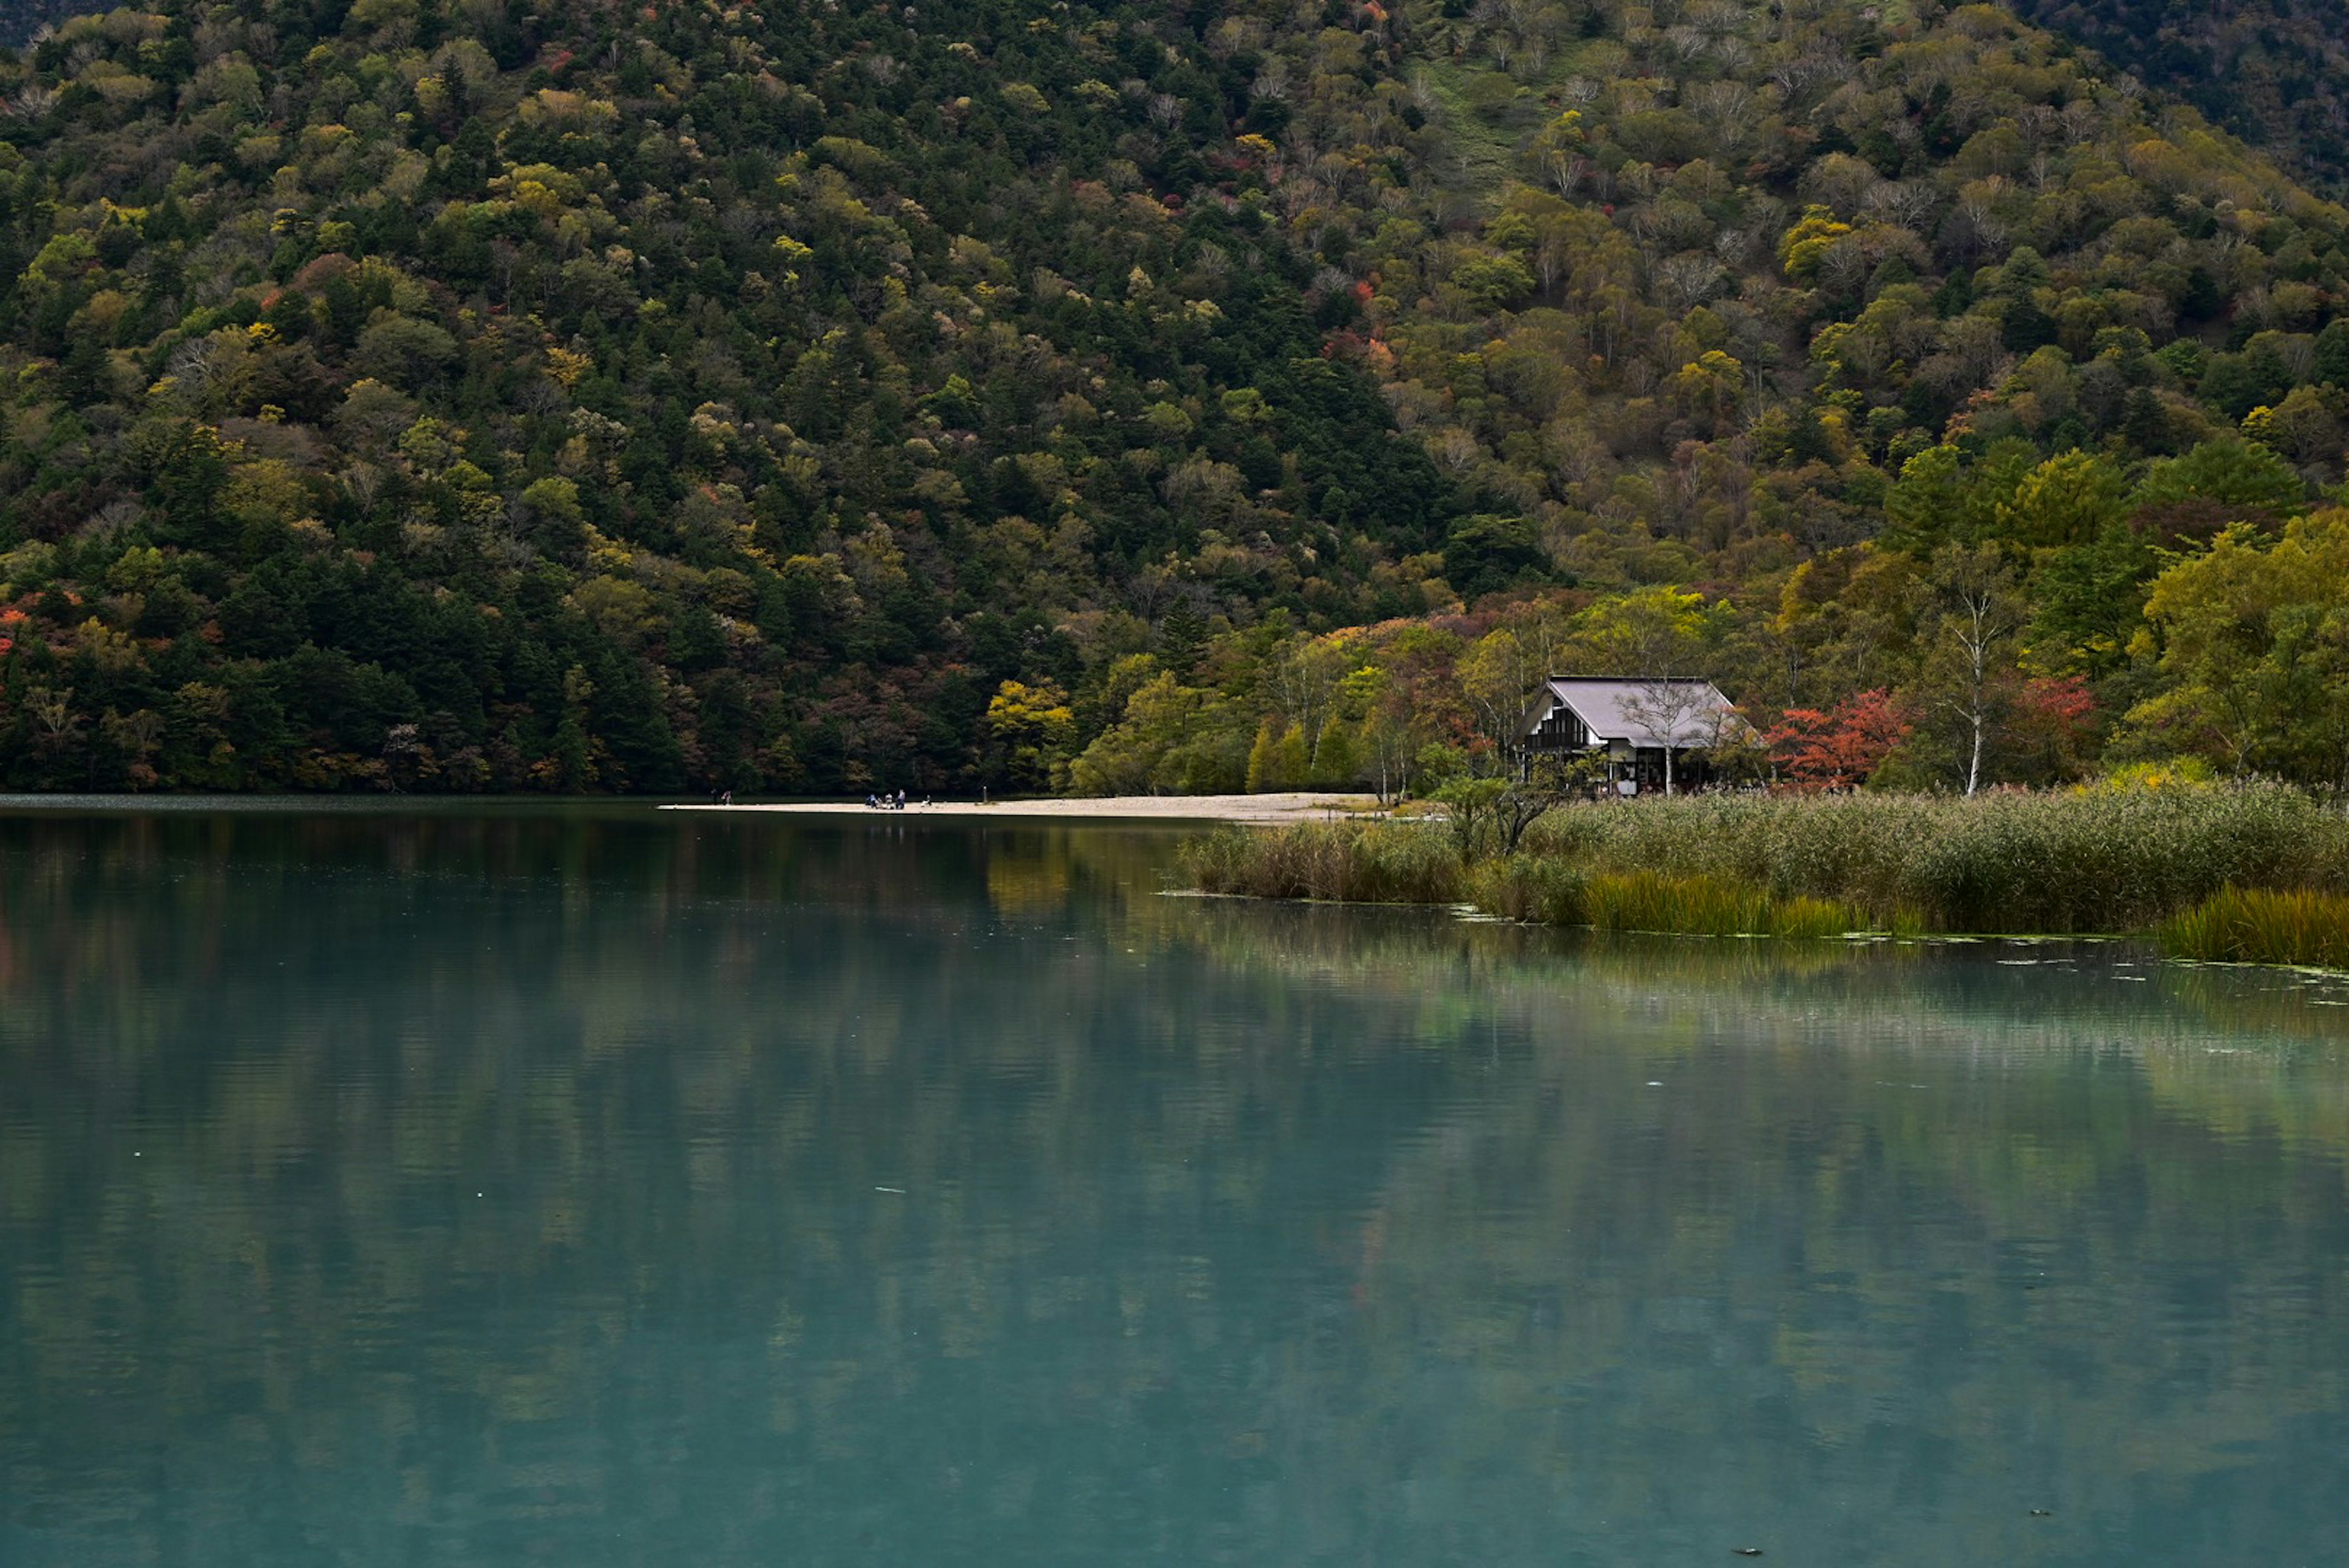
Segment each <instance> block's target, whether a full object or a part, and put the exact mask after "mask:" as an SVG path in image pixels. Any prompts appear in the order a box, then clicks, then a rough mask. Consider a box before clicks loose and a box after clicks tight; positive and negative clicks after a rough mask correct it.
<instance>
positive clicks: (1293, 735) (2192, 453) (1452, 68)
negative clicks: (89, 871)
mask: <svg viewBox="0 0 2349 1568" xmlns="http://www.w3.org/2000/svg"><path fill="white" fill-rule="evenodd" d="M2344 235H2349V213H2344V211H2343V210H2342V209H2341V208H2339V207H2337V206H2335V205H2333V204H2330V203H2328V202H2324V201H2323V200H2320V199H2319V198H2317V197H2316V196H2314V195H2313V194H2311V193H2310V192H2308V191H2306V190H2304V189H2302V188H2301V187H2299V186H2296V185H2294V184H2293V183H2292V182H2291V181H2290V180H2288V179H2287V178H2285V177H2284V176H2283V175H2282V173H2280V172H2279V171H2277V170H2276V168H2275V167H2274V166H2273V165H2272V164H2271V163H2270V162H2268V161H2265V160H2263V159H2262V158H2261V157H2260V156H2258V155H2256V154H2254V153H2253V152H2252V151H2250V150H2248V149H2246V148H2245V147H2244V146H2243V145H2242V144H2241V143H2240V142H2238V141H2236V140H2233V139H2232V138H2230V136H2228V135H2226V134H2224V133H2222V132H2220V131H2217V130H2212V129H2211V128H2210V127H2209V125H2207V124H2206V123H2205V122H2204V120H2203V119H2201V118H2200V116H2199V114H2198V113H2197V112H2196V111H2195V110H2194V109H2191V108H2190V107H2186V106H2182V105H2178V104H2175V103H2171V102H2168V101H2165V100H2162V99H2157V98H2154V97H2150V96H2148V95H2147V93H2146V92H2145V91H2144V90H2143V89H2142V88H2138V87H2137V85H2136V83H2135V82H2134V81H2133V80H2130V79H2127V78H2109V77H2106V76H2105V75H2103V74H2102V67H2099V66H2095V65H2094V64H2093V63H2092V62H2089V61H2087V60H2086V59H2085V58H2084V57H2081V56H2079V55H2078V54H2076V53H2075V51H2074V50H2073V49H2072V48H2071V47H2070V46H2069V45H2067V44H2064V43H2062V42H2060V41H2058V40H2056V39H2054V38H2053V37H2051V36H2048V35H2046V34H2044V33H2041V32H2038V31H2034V30H2033V29H2032V28H2030V27H2028V26H2023V25H2022V24H2021V23H2019V22H2017V21H2016V20H2015V19H2014V18H2013V16H2011V15H2009V14H2007V13H2004V12H2001V11H1997V10H1994V9H1992V8H1990V7H1987V6H1968V7H1962V8H1958V9H1954V10H1944V9H1942V8H1940V7H1935V6H1925V7H1911V6H1907V5H1898V4H1895V5H1857V4H1850V3H1847V0H1794V3H1789V4H1782V5H1775V6H1771V7H1761V6H1753V5H1734V4H1727V3H1723V0H1700V3H1697V4H1676V3H1669V0H1668V3H1667V4H1664V5H1653V6H1647V5H1628V4H1619V3H1617V0H1567V3H1561V4H1537V3H1532V0H1525V3H1510V0H1480V3H1478V4H1476V5H1474V6H1473V7H1471V6H1463V5H1458V4H1454V3H1449V0H1447V3H1445V4H1441V5H1438V4H1428V5H1408V4H1406V5H1399V6H1397V7H1395V8H1393V9H1388V8H1386V7H1384V6H1382V5H1378V4H1348V3H1345V0H1329V3H1327V4H1321V5H1273V4H1257V5H1250V4H1244V3H1242V4H1231V5H1195V6H1191V7H1187V8H1184V9H1180V10H1174V11H1164V10H1156V9H1150V8H1144V7H1140V6H1126V5H1094V6H1082V7H1079V6H1071V5H1053V6H1050V7H1048V8H1047V7H1037V6H1019V5H1009V4H1004V3H1001V0H955V3H947V4H938V5H926V6H920V7H918V8H917V7H912V6H907V7H902V8H901V7H895V6H862V7H859V6H844V5H839V4H837V3H836V0H807V3H806V4H792V5H785V4H775V5H769V6H767V7H765V8H763V9H762V8H759V7H754V6H751V5H738V6H731V7H721V6H719V5H716V4H714V3H711V4H697V5H688V4H661V5H643V6H622V5H617V4H602V5H595V4H587V5H576V4H574V5H561V6H557V5H552V4H549V3H547V0H237V3H235V4H228V5H191V4H179V3H174V4H171V5H165V6H163V7H162V8H161V9H160V10H158V11H155V12H143V11H137V12H135V11H116V12H112V13H109V14H107V15H105V16H85V17H80V18H77V19H73V20H69V21H67V22H66V23H64V24H62V25H61V26H57V27H55V28H54V29H53V30H51V31H49V32H48V33H47V34H46V35H45V36H42V37H41V39H40V41H39V42H38V43H37V44H35V45H33V46H32V47H29V48H27V49H26V51H24V52H23V53H22V54H21V55H18V56H16V57H0V251H5V255H0V368H5V369H6V370H7V371H8V372H9V374H8V376H7V378H6V380H5V389H0V412H5V427H0V784H6V785H8V786H11V787H34V788H89V787H99V788H120V787H134V788H144V787H165V788H180V789H247V788H303V789H335V788H366V789H377V788H396V789H408V790H459V791H462V790H484V789H495V790H508V789H547V790H582V789H599V790H631V791H676V790H681V789H714V788H735V789H761V788H763V789H775V790H808V791H836V790H843V789H846V790H862V789H865V788H869V787H873V786H874V785H889V784H903V785H906V786H909V787H912V788H915V789H916V790H931V791H952V790H958V789H970V790H975V789H976V788H977V787H978V786H979V785H980V784H993V785H995V786H997V787H1028V788H1049V787H1075V788H1080V789H1087V790H1107V789H1127V788H1143V789H1187V788H1202V787H1237V786H1238V785H1240V784H1249V785H1253V786H1265V785H1270V784H1288V783H1298V784H1304V783H1310V784H1346V783H1353V782H1361V781H1374V780H1375V781H1383V782H1388V783H1393V782H1399V781H1400V780H1401V779H1402V778H1404V777H1406V776H1410V775H1411V774H1414V773H1416V772H1420V771H1423V770H1426V769H1431V768H1433V769H1438V770H1446V769H1454V768H1458V767H1463V766H1465V767H1475V766H1477V765H1479V763H1480V762H1481V761H1482V760H1483V759H1485V758H1489V757H1490V756H1491V755H1492V753H1493V747H1494V743H1495V741H1496V740H1497V738H1498V737H1499V736H1500V734H1501V733H1502V732H1504V731H1505V730H1506V725H1507V722H1508V721H1509V720H1510V719H1511V718H1512V717H1513V716H1514V714H1515V712H1516V706H1517V704H1518V702H1519V701H1521V700H1522V697H1523V695H1524V692H1525V691H1526V690H1527V689H1528V688H1529V686H1530V684H1531V681H1532V679H1533V678H1534V676H1535V675H1536V674H1537V673H1539V672H1540V671H1541V670H1544V669H1549V670H1609V669H1613V670H1621V669H1626V668H1649V669H1654V668H1661V667H1670V668H1671V669H1673V670H1681V671H1682V672H1687V671H1695V670H1702V672H1705V673H1709V674H1712V675H1713V676H1714V677H1715V678H1716V679H1718V680H1721V682H1722V683H1723V686H1724V687H1725V688H1726V689H1727V690H1729V691H1730V692H1731V693H1732V695H1733V696H1734V697H1736V698H1737V699H1738V700H1739V701H1741V702H1742V703H1744V705H1745V707H1746V709H1747V711H1748V712H1749V714H1750V715H1751V716H1753V718H1754V721H1755V722H1756V725H1757V727H1758V728H1759V729H1761V730H1762V731H1763V732H1765V733H1767V734H1769V735H1771V736H1772V737H1774V743H1775V745H1776V746H1777V747H1778V750H1779V753H1780V754H1779V763H1780V766H1781V767H1782V769H1783V771H1784V772H1785V774H1787V775H1788V776H1793V777H1797V778H1810V779H1815V780H1819V781H1822V782H1853V781H1854V780H1856V779H1857V778H1861V777H1875V778H1878V779H1879V780H1881V781H1883V782H1907V783H1915V784H1955V785H1963V784H1968V783H1970V782H2033V781H2043V780H2054V779H2059V778H2064V777H2070V776H2076V775H2078V774H2083V773H2085V772H2087V771H2090V770H2092V769H2094V768H2096V767H2098V766H2103V765H2107V764H2110V763H2115V762H2122V761H2131V760H2137V761H2158V762H2162V763H2169V762H2171V761H2174V760H2178V759H2186V760H2188V761H2189V764H2190V765H2196V766H2203V767H2208V768H2210V769H2213V770H2216V771H2220V772H2230V773H2242V772H2263V773H2281V774H2286V775H2288V776H2292V777H2294V778H2298V779H2301V780H2302V781H2303V782H2308V783H2311V784H2319V785H2326V786H2335V785H2338V784H2341V783H2343V782H2344V780H2349V680H2344V678H2343V677H2344V674H2349V569H2344V568H2349V514H2344V513H2342V512H2340V511H2337V510H2332V509H2330V504H2331V502H2332V501H2333V499H2335V498H2336V490H2337V487H2338V485H2339V484H2340V482H2341V480H2342V471H2341V464H2342V457H2343V420H2344V415H2349V318H2344V317H2349V250H2344ZM1977 740H1982V742H1983V744H1981V745H1977V744H1976V743H1975V742H1976V741H1977ZM1822 759H1825V760H1822Z"/></svg>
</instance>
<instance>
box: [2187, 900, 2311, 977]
mask: <svg viewBox="0 0 2349 1568" xmlns="http://www.w3.org/2000/svg"><path fill="white" fill-rule="evenodd" d="M2159 935H2160V939H2161V950H2162V951H2164V952H2166V953H2168V955H2169V956H2170V957H2172V958H2190V959H2202V960H2206V961H2213V962H2222V963H2283V964H2302V965H2308V966H2312V967H2317V968H2323V969H2349V898H2344V897H2342V896H2341V895H2340V894H2337V893H2323V892H2316V891H2313V890H2312V889H2309V888H2293V889H2289V890H2281V891H2280V890H2276V889H2272V888H2222V889H2221V890H2220V891H2219V892H2217V893H2214V894H2212V895H2211V896H2210V897H2209V898H2205V899H2203V900H2202V901H2201V902H2200V903H2199V904H2197V905H2195V906H2194V907H2193V908H2192V909H2187V910H2184V911H2182V912H2180V913H2179V914H2177V915H2174V916H2172V917H2171V918H2170V919H2167V920H2164V921H2163V922H2162V923H2161V927H2160V931H2159Z"/></svg>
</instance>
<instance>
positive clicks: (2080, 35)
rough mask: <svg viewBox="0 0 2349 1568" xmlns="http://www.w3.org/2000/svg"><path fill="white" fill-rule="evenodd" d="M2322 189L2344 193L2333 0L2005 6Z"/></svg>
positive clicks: (2348, 42) (2348, 158)
mask: <svg viewBox="0 0 2349 1568" xmlns="http://www.w3.org/2000/svg"><path fill="white" fill-rule="evenodd" d="M2015 9H2016V10H2017V11H2018V12H2020V13H2021V14H2022V15H2023V16H2024V17H2026V18H2027V19H2029V20H2031V21H2033V22H2036V23H2038V24H2039V25H2040V26H2044V27H2050V28H2054V30H2056V31H2057V32H2060V33H2063V34H2065V35H2067V36H2070V37H2072V38H2074V39H2076V40H2077V41H2079V42H2081V43H2084V44H2087V45H2089V46H2091V47H2094V48H2095V49H2096V50H2098V51H2099V52H2100V53H2102V54H2103V55H2104V57H2105V58H2106V60H2108V61H2110V62H2111V63H2112V64H2113V65H2114V66H2115V67H2119V68H2121V69H2124V70H2129V71H2133V72H2135V73H2136V74H2137V77H2138V78H2140V79H2141V80H2143V81H2144V82H2145V83H2146V84H2147V86H2148V87H2151V88H2156V89H2158V90H2160V91H2164V92H2168V93H2172V94H2175V95H2176V96H2178V97H2179V98H2182V99H2185V100H2186V101H2187V102H2189V103H2190V104H2193V105H2194V106H2195V107H2196V108H2198V109H2200V110H2201V111H2202V112H2203V113H2205V114H2207V115H2209V117H2210V118H2211V119H2215V120H2217V121H2218V122H2219V123H2220V124H2221V125H2224V126H2225V127H2227V129H2229V130H2232V131H2234V132H2236V133H2237V134H2238V135H2240V136H2242V137H2243V138H2245V139H2246V140H2250V141H2251V142H2253V143H2255V144H2256V145H2258V146H2260V147H2262V148H2264V149H2266V150H2268V151H2271V153H2273V154H2274V156H2275V157H2276V159H2277V160H2278V161H2280V162H2282V164H2283V166H2284V167H2285V168H2286V169H2289V170H2291V171H2293V172H2295V173H2299V174H2301V175H2302V176H2303V177H2305V178H2308V179H2310V180H2313V181H2315V182H2318V183H2319V184H2320V185H2321V186H2322V187H2323V188H2324V189H2327V190H2330V191H2334V192H2338V191H2341V190H2344V189H2349V11H2344V9H2343V8H2342V6H2341V5H2340V4H2339V0H2015Z"/></svg>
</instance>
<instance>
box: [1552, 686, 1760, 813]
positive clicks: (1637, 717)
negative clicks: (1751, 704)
mask: <svg viewBox="0 0 2349 1568" xmlns="http://www.w3.org/2000/svg"><path fill="white" fill-rule="evenodd" d="M1743 724H1744V721H1743V720H1742V719H1740V718H1738V716H1737V710H1736V708H1735V707H1734V706H1733V705H1732V703H1731V702H1730V701H1729V699H1728V698H1726V697H1724V696H1723V695H1722V694H1721V690H1720V688H1719V687H1716V686H1715V685H1713V682H1712V681H1710V680H1699V679H1697V678H1695V677H1693V676H1680V675H1672V676H1654V677H1645V678H1640V677H1616V676H1583V675H1553V676H1551V677H1550V678H1549V679H1547V680H1544V681H1543V682H1542V685H1541V690H1540V691H1538V692H1537V693H1536V694H1535V696H1534V700H1533V702H1532V704H1531V705H1530V706H1529V707H1528V708H1527V709H1526V717H1525V722H1523V723H1522V724H1521V725H1520V726H1519V727H1518V731H1517V754H1518V759H1519V763H1520V765H1521V766H1522V765H1526V764H1529V763H1532V762H1533V761H1534V760H1535V759H1537V758H1544V757H1575V756H1597V757H1599V758H1601V759H1603V762H1604V764H1605V769H1606V772H1605V778H1606V782H1607V784H1608V785H1609V787H1610V788H1612V789H1613V790H1614V791H1615V792H1616V793H1617V794H1626V795H1630V794H1642V793H1644V792H1646V791H1649V790H1658V791H1661V789H1663V787H1664V751H1665V747H1666V746H1668V745H1669V746H1670V747H1671V752H1672V767H1671V773H1672V783H1673V787H1674V788H1675V789H1695V788H1702V786H1703V785H1705V784H1709V783H1711V782H1712V779H1713V771H1712V769H1711V768H1710V767H1709V766H1708V765H1707V763H1706V762H1705V759H1704V758H1702V756H1691V755H1690V754H1689V753H1692V752H1698V751H1702V749H1704V748H1707V747H1710V746H1713V745H1716V744H1718V743H1719V742H1720V741H1721V739H1722V737H1723V734H1724V732H1727V731H1728V730H1730V729H1732V728H1735V727H1741V726H1742V725H1743Z"/></svg>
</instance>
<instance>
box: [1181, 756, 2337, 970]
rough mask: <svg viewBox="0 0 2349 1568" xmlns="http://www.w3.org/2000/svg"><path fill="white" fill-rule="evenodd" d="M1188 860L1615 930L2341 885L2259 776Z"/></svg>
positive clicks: (1230, 888)
mask: <svg viewBox="0 0 2349 1568" xmlns="http://www.w3.org/2000/svg"><path fill="white" fill-rule="evenodd" d="M1190 870H1191V875H1192V877H1193V879H1194V880H1195V883H1196V884H1197V885H1198V886H1199V887H1201V888H1205V889H1206V890H1208V891H1213V892H1230V893H1247V894H1253V895H1256V896H1258V897H1266V898H1333V899H1354V900H1371V901H1380V902H1416V903H1445V904H1449V903H1459V902H1462V901H1474V902H1475V904H1477V905H1478V906H1479V907H1480V908H1483V909H1487V910H1489V911H1491V912H1492V913H1495V914H1498V915H1503V916H1506V917H1508V918H1511V919H1528V920H1540V921H1545V922H1548V923H1552V924H1559V925H1588V926H1599V927H1602V928H1606V929H1622V930H1657V931H1681V932H1688V933H1703V934H1713V935H1746V934H1770V935H1840V934H1842V933H1844V932H1846V931H1851V930H1859V929H1876V930H1895V931H1902V932H1913V931H1926V930H1934V931H1949V932H1959V931H1968V932H2006V933H2013V934H2021V933H2033V934H2064V933H2073V934H2077V933H2103V934H2120V933H2125V932H2130V931H2144V930H2147V929H2151V928H2154V927H2155V926H2157V925H2158V924H2159V923H2160V922H2162V921H2165V920H2169V919H2173V918H2178V919H2184V918H2185V916H2184V915H2182V914H2181V912H2182V911H2196V910H2198V909H2199V907H2200V906H2202V905H2203V904H2204V903H2205V902H2206V901H2207V900H2212V899H2214V898H2218V897H2219V896H2220V895H2221V894H2222V893H2224V892H2226V891H2227V890H2229V889H2249V890H2259V891H2265V892H2270V893H2274V894H2291V895H2306V896H2307V897H2308V898H2323V897H2336V896H2339V895H2344V894H2349V822H2344V818H2343V816H2342V815H2341V814H2340V813H2338V812H2337V811H2334V810H2333V809H2330V808H2328V807H2326V806H2324V805H2321V804H2319V803H2318V802H2316V801H2315V800H2313V799H2312V798H2310V797H2309V796H2307V795H2305V794H2301V793H2300V792H2298V791H2296V790H2292V789H2288V788H2285V787H2283V786H2282V785H2266V784H2252V785H2246V786H2241V787H2236V788H2228V789H2186V790H2159V791H2157V790H2142V789H2139V790H2117V789H2116V790H2102V791H2099V790H2089V791H2078V792H2072V793H2066V794H2020V793H2013V794H1994V795H1988V796H1981V797H1977V798H1975V799H1972V800H1961V799H1954V798H1948V797H1933V796H1917V795H1865V794H1863V795H1847V796H1835V797H1820V796H1783V795H1782V796H1695V797H1683V798H1681V799H1678V800H1644V801H1637V802H1630V803H1622V804H1609V805H1573V806H1567V807H1563V808H1561V809H1559V810H1557V811H1553V812H1551V813H1550V814H1548V815H1546V816H1544V817H1542V818H1541V819H1540V820H1539V821H1538V822H1536V823H1535V824H1534V825H1533V826H1532V827H1530V828H1529V829H1528V830H1527V831H1526V835H1525V836H1524V838H1523V840H1522V842H1521V844H1520V846H1519V847H1518V849H1517V851H1516V853H1514V854H1507V855H1503V854H1498V853H1489V854H1485V855H1482V856H1475V857H1464V856H1463V855H1462V853H1461V851H1460V848H1459V846H1458V845H1457V843H1456V841H1455V839H1454V836H1452V835H1450V834H1446V833H1444V832H1442V831H1440V830H1435V831H1431V829H1430V826H1429V825H1428V824H1426V823H1424V822H1412V823H1388V824H1374V825H1369V826H1363V825H1357V824H1338V825H1326V826H1325V825H1311V826H1295V827H1287V828H1281V829H1277V830H1272V831H1255V832H1248V831H1241V832H1235V833H1229V834H1224V835H1219V836H1216V837H1215V838H1213V839H1210V840H1208V841H1207V842H1206V844H1205V845H1204V846H1201V847H1199V848H1198V849H1197V850H1195V852H1194V853H1193V855H1192V857H1191V860H1190ZM2293 907H2294V908H2297V907H2298V906H2296V905H2295V906H2293ZM2226 908H2227V909H2234V906H2231V905H2230V906H2226ZM2312 908H2314V906H2312ZM2211 918H2212V919H2217V918H2218V916H2217V915H2213V916H2212V917H2211ZM2229 918H2230V919H2234V918H2236V917H2235V916H2233V915H2230V917H2229ZM2262 918H2265V917H2262ZM2277 918H2279V919H2280V918H2281V917H2280V916H2279V917H2277ZM2309 919H2318V917H2317V916H2315V915H2311V916H2310V917H2309ZM2239 923H2240V922H2239ZM2230 929H2231V928H2230ZM2247 940H2248V939H2247ZM2279 940H2281V939H2279ZM2278 950H2286V949H2283V948H2279V949H2278ZM2289 950H2294V951H2297V950H2302V949H2300V948H2292V949H2289ZM2294 961H2317V960H2294Z"/></svg>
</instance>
